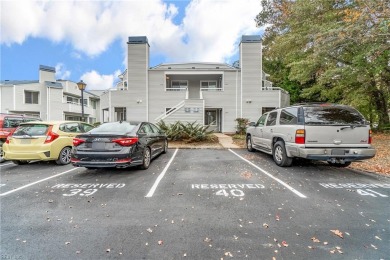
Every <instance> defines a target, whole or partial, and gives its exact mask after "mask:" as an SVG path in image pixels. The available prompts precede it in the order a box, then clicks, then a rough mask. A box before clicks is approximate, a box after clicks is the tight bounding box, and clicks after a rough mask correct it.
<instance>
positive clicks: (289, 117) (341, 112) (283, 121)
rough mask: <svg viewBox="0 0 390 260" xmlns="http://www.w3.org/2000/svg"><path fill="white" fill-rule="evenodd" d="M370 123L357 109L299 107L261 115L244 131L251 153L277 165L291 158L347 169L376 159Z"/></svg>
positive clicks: (289, 162)
mask: <svg viewBox="0 0 390 260" xmlns="http://www.w3.org/2000/svg"><path fill="white" fill-rule="evenodd" d="M371 133H372V132H371V129H370V125H369V122H368V121H366V120H365V119H364V117H363V115H362V114H360V113H359V112H358V111H357V110H356V109H354V108H352V107H350V106H345V105H334V104H300V105H294V106H290V107H284V108H278V109H275V110H272V111H270V112H267V113H265V114H263V115H262V116H261V117H260V119H259V120H258V121H257V122H252V123H250V124H249V127H248V128H247V130H246V145H247V149H248V151H250V152H253V151H254V150H259V151H262V152H265V153H268V154H272V156H273V159H274V161H275V163H276V164H277V165H278V166H282V167H285V166H291V164H292V161H293V158H294V157H299V158H306V159H311V160H321V161H327V162H328V163H329V164H331V165H333V166H337V167H346V166H348V165H350V164H351V162H352V161H358V160H363V159H369V158H372V157H374V156H375V152H376V151H375V149H374V147H372V146H371V141H372V138H371Z"/></svg>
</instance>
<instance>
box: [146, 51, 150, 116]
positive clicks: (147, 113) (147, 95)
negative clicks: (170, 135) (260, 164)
mask: <svg viewBox="0 0 390 260" xmlns="http://www.w3.org/2000/svg"><path fill="white" fill-rule="evenodd" d="M145 47H146V61H147V62H146V68H145V69H146V121H149V69H148V67H149V52H148V51H147V50H148V47H147V44H145Z"/></svg>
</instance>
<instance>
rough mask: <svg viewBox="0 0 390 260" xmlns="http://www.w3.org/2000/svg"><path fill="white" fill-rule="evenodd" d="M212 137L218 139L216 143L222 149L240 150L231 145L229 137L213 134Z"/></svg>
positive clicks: (231, 140) (236, 146)
mask: <svg viewBox="0 0 390 260" xmlns="http://www.w3.org/2000/svg"><path fill="white" fill-rule="evenodd" d="M214 135H215V136H217V137H218V141H219V143H220V144H221V145H222V147H223V148H240V147H239V146H238V145H235V144H234V143H233V138H232V137H231V136H228V135H225V134H221V133H214Z"/></svg>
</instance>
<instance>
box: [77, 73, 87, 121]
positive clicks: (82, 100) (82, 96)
mask: <svg viewBox="0 0 390 260" xmlns="http://www.w3.org/2000/svg"><path fill="white" fill-rule="evenodd" d="M86 86H87V84H85V83H84V81H82V80H80V82H78V83H77V87H78V88H79V89H80V90H81V121H83V122H84V90H85V87H86Z"/></svg>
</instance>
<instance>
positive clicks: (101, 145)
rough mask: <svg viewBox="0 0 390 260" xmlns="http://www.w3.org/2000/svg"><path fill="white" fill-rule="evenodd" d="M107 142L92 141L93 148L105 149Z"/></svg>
mask: <svg viewBox="0 0 390 260" xmlns="http://www.w3.org/2000/svg"><path fill="white" fill-rule="evenodd" d="M105 144H106V143H92V149H96V150H104V148H105Z"/></svg>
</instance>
